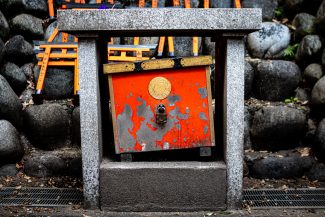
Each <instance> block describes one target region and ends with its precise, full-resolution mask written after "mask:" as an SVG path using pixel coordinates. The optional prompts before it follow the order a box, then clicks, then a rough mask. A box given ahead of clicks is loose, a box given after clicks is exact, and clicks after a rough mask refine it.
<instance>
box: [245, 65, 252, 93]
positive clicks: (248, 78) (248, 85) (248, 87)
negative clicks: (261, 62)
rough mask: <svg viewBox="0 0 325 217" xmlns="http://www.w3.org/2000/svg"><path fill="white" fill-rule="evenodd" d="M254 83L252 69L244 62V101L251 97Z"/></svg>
mask: <svg viewBox="0 0 325 217" xmlns="http://www.w3.org/2000/svg"><path fill="white" fill-rule="evenodd" d="M253 81H254V68H253V67H252V66H251V64H249V62H247V61H245V99H248V98H249V97H250V96H251V92H252V87H253Z"/></svg>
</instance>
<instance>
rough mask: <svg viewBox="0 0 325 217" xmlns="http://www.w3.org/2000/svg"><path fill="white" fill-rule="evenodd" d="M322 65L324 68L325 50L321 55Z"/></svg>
mask: <svg viewBox="0 0 325 217" xmlns="http://www.w3.org/2000/svg"><path fill="white" fill-rule="evenodd" d="M322 64H323V66H324V67H325V49H324V50H323V55H322Z"/></svg>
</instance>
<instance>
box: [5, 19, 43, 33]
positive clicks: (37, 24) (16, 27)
mask: <svg viewBox="0 0 325 217" xmlns="http://www.w3.org/2000/svg"><path fill="white" fill-rule="evenodd" d="M10 27H11V30H12V31H13V32H14V33H15V34H19V35H23V36H24V37H26V38H29V39H43V37H44V31H43V25H42V20H41V19H39V18H37V17H34V16H32V15H29V14H19V15H18V16H16V17H14V18H13V19H12V20H11V21H10Z"/></svg>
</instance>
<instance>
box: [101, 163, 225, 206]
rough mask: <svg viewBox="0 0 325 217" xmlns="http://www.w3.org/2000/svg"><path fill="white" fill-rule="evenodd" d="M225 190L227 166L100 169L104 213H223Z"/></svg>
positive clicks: (106, 165) (114, 166) (127, 165)
mask: <svg viewBox="0 0 325 217" xmlns="http://www.w3.org/2000/svg"><path fill="white" fill-rule="evenodd" d="M226 190H227V189H226V165H225V163H224V162H108V161H103V163H102V164H101V168H100V195H101V208H102V209H103V210H109V211H125V212H127V211H136V212H139V211H146V212H148V211H156V212H157V211H198V210H224V209H226Z"/></svg>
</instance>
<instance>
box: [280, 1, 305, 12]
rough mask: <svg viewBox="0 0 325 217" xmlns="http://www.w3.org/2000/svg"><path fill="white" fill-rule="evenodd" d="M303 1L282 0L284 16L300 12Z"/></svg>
mask: <svg viewBox="0 0 325 217" xmlns="http://www.w3.org/2000/svg"><path fill="white" fill-rule="evenodd" d="M303 1H304V0H284V1H283V7H284V10H285V12H286V14H289V15H292V14H297V13H299V12H301V8H302V3H303Z"/></svg>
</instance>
